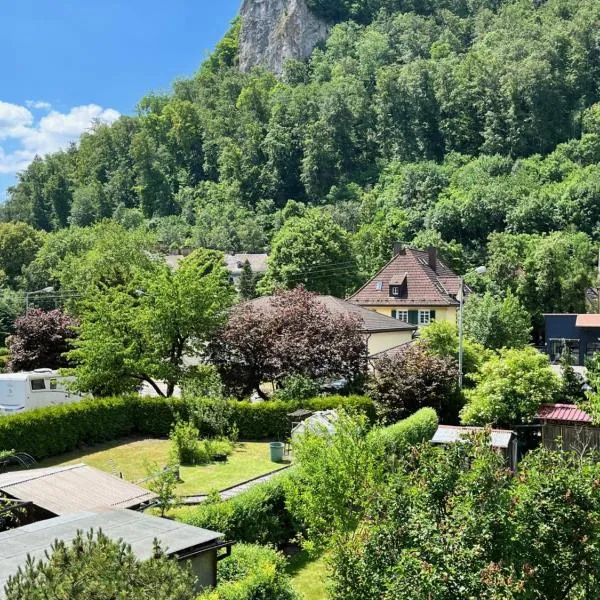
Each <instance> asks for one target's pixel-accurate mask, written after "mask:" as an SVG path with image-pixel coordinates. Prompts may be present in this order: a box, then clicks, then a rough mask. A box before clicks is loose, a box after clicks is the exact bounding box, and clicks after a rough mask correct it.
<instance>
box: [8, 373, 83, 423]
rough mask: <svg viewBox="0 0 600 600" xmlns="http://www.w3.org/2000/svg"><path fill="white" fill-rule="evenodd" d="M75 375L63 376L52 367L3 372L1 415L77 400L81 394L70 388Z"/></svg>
mask: <svg viewBox="0 0 600 600" xmlns="http://www.w3.org/2000/svg"><path fill="white" fill-rule="evenodd" d="M72 381H73V378H72V377H61V376H60V375H59V374H58V371H53V370H52V369H37V370H35V371H31V372H26V371H24V372H22V373H2V374H0V415H12V414H15V413H19V412H23V411H25V410H32V409H34V408H41V407H44V406H55V405H57V404H69V403H71V402H78V401H79V400H81V398H82V396H80V395H79V394H77V393H74V392H71V391H69V389H68V387H67V386H68V384H69V383H70V382H72Z"/></svg>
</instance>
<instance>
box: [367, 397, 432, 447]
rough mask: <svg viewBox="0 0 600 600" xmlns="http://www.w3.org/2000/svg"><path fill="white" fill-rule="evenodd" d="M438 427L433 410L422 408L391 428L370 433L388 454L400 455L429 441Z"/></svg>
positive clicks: (374, 430) (380, 428) (376, 429)
mask: <svg viewBox="0 0 600 600" xmlns="http://www.w3.org/2000/svg"><path fill="white" fill-rule="evenodd" d="M437 427H438V416H437V414H436V412H435V410H433V408H422V409H421V410H419V411H417V412H416V413H415V414H414V415H411V416H410V417H408V418H406V419H404V420H402V421H399V422H398V423H394V425H390V426H389V427H377V428H375V429H373V430H372V431H371V433H370V436H371V437H372V439H373V440H374V441H375V442H376V443H379V444H381V445H382V446H383V448H384V449H385V452H386V453H388V454H398V453H399V452H401V451H402V450H403V449H404V448H406V447H407V446H414V445H415V444H420V443H421V442H426V441H429V440H430V439H431V438H432V437H433V435H434V434H435V432H436V429H437Z"/></svg>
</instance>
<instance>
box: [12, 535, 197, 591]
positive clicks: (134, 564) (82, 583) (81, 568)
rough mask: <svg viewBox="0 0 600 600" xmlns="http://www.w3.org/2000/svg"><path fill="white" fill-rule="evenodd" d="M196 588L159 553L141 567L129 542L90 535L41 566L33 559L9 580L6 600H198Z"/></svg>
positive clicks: (60, 545) (61, 546)
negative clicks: (61, 599)
mask: <svg viewBox="0 0 600 600" xmlns="http://www.w3.org/2000/svg"><path fill="white" fill-rule="evenodd" d="M194 584H195V581H194V577H193V576H192V574H191V573H190V572H189V571H187V570H186V569H182V568H181V567H179V566H178V565H177V563H176V562H175V561H173V560H170V559H168V558H166V557H165V556H164V555H163V553H162V550H161V549H160V547H158V546H156V547H155V550H154V556H153V557H152V558H150V559H149V560H146V561H140V560H138V559H137V558H136V557H135V555H134V553H133V552H132V550H131V547H130V546H128V545H127V544H125V543H124V542H121V541H119V542H113V541H112V540H110V539H109V538H108V537H106V536H105V535H104V534H103V533H102V532H101V531H98V532H97V533H94V532H93V531H90V532H88V533H86V534H84V533H82V532H79V533H78V534H77V536H76V537H75V539H74V540H73V541H72V542H71V543H69V544H65V542H63V541H60V540H59V541H56V542H55V543H54V545H53V546H52V550H51V551H50V553H49V555H48V556H47V557H46V558H45V559H44V560H42V561H39V562H38V561H36V560H34V559H33V558H31V557H28V559H27V563H26V564H25V566H24V567H19V570H18V571H17V574H16V575H14V576H12V577H10V579H9V580H8V583H7V584H6V588H5V595H6V599H7V600H23V599H25V598H27V599H30V600H37V599H41V598H69V599H70V600H87V599H89V598H95V599H97V600H112V599H114V598H125V597H126V598H131V599H132V600H146V599H148V598H157V599H158V600H193V599H194V598H195V597H196V593H195V592H194Z"/></svg>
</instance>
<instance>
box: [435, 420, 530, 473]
mask: <svg viewBox="0 0 600 600" xmlns="http://www.w3.org/2000/svg"><path fill="white" fill-rule="evenodd" d="M484 431H486V430H485V429H484V428H483V427H458V426H455V425H440V426H439V427H438V428H437V431H436V432H435V435H434V436H433V439H432V440H431V443H432V444H438V445H447V444H455V443H456V442H464V441H466V440H467V439H468V436H469V435H471V434H473V433H481V432H484ZM489 431H490V446H491V447H492V448H494V449H495V450H497V451H498V452H500V453H502V454H503V455H504V457H505V458H506V463H507V464H508V466H510V468H511V470H513V471H516V470H517V462H518V456H519V454H518V442H517V434H516V433H515V432H514V431H511V430H510V429H491V430H489Z"/></svg>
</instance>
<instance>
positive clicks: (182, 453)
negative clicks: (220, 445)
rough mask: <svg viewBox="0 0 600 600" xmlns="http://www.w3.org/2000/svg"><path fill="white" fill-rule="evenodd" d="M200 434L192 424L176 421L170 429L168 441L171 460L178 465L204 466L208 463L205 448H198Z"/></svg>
mask: <svg viewBox="0 0 600 600" xmlns="http://www.w3.org/2000/svg"><path fill="white" fill-rule="evenodd" d="M199 435H200V432H199V431H198V428H197V427H195V426H194V424H193V423H189V422H188V423H186V422H184V421H177V423H175V425H173V429H171V433H170V435H169V440H170V442H171V452H172V453H173V459H174V460H175V461H177V462H178V463H179V464H180V465H198V464H206V463H207V462H208V461H209V457H208V453H206V452H205V448H204V447H203V448H200V443H199V439H198V438H199Z"/></svg>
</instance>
